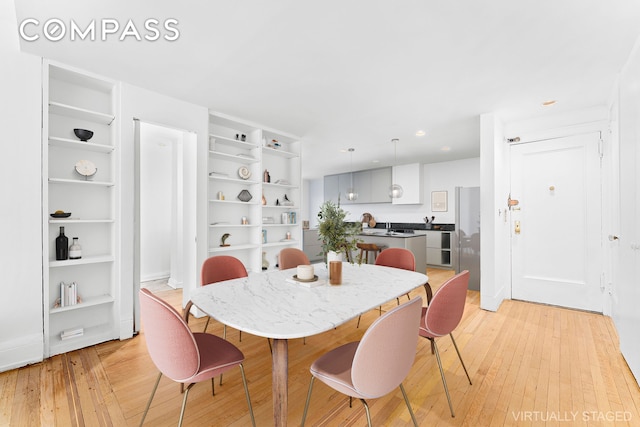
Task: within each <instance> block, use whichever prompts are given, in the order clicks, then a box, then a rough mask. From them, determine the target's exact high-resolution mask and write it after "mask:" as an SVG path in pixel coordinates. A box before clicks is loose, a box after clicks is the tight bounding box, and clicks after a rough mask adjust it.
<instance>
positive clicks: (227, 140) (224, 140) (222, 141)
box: [209, 134, 258, 150]
mask: <svg viewBox="0 0 640 427" xmlns="http://www.w3.org/2000/svg"><path fill="white" fill-rule="evenodd" d="M209 138H215V140H216V141H215V142H216V143H218V144H225V145H231V146H234V147H243V148H245V149H247V150H250V149H252V148H258V145H257V144H254V143H252V142H247V141H239V140H237V139H233V138H227V137H226V136H220V135H214V134H209Z"/></svg>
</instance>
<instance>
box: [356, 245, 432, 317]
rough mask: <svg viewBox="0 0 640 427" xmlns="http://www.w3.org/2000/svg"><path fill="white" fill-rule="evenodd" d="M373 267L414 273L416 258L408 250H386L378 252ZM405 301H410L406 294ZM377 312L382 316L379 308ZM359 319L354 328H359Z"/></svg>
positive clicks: (397, 299)
mask: <svg viewBox="0 0 640 427" xmlns="http://www.w3.org/2000/svg"><path fill="white" fill-rule="evenodd" d="M375 265H381V266H384V267H393V268H401V269H403V270H409V271H416V258H415V256H414V255H413V252H411V251H410V250H409V249H405V248H388V249H385V250H383V251H382V252H380V254H379V255H378V256H377V257H376V261H375ZM425 286H426V285H425ZM427 296H428V295H427ZM407 299H411V297H410V296H409V294H408V293H407ZM396 301H397V302H398V305H400V298H396ZM378 311H379V313H380V315H381V316H382V307H379V308H378ZM361 318H362V316H358V324H357V325H356V328H359V327H360V319H361Z"/></svg>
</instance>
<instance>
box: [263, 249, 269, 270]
mask: <svg viewBox="0 0 640 427" xmlns="http://www.w3.org/2000/svg"><path fill="white" fill-rule="evenodd" d="M262 269H263V270H268V269H269V261H267V253H266V252H262Z"/></svg>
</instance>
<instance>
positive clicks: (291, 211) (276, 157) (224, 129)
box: [207, 113, 302, 271]
mask: <svg viewBox="0 0 640 427" xmlns="http://www.w3.org/2000/svg"><path fill="white" fill-rule="evenodd" d="M209 131H210V135H209V149H210V150H209V167H208V174H209V185H208V190H207V191H208V214H207V215H208V218H207V220H208V230H209V232H208V253H209V255H210V256H212V255H219V254H228V255H232V256H235V257H236V258H238V259H240V260H241V261H242V263H243V264H244V265H245V267H246V268H247V270H250V271H260V270H261V269H262V259H263V252H264V258H265V259H266V260H267V261H268V262H269V267H270V268H275V267H276V264H277V254H278V253H279V252H280V249H282V248H283V247H288V246H292V247H298V248H301V247H302V245H301V242H302V230H301V227H300V222H299V218H298V217H299V209H300V182H301V174H300V143H299V141H298V139H297V138H296V137H294V136H292V135H288V134H285V133H280V132H277V131H273V130H268V129H264V128H261V127H257V126H255V125H253V124H249V123H246V122H244V121H242V120H239V119H231V118H229V117H227V116H222V115H218V114H215V113H211V114H210V116H209ZM227 234H228V235H229V236H228V237H227V238H226V240H225V245H223V243H222V238H223V236H224V235H227Z"/></svg>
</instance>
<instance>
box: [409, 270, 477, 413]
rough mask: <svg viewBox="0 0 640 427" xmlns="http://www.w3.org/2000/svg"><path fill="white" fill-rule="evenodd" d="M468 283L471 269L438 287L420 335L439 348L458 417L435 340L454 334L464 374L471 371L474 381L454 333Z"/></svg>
mask: <svg viewBox="0 0 640 427" xmlns="http://www.w3.org/2000/svg"><path fill="white" fill-rule="evenodd" d="M468 285H469V271H467V270H464V271H462V272H460V273H458V274H456V275H455V276H453V277H452V278H450V279H449V280H447V281H446V282H445V283H444V284H443V285H442V286H440V288H438V290H437V291H436V293H435V294H434V295H433V298H432V300H431V302H430V303H429V305H428V306H427V307H424V308H423V309H422V320H421V321H420V336H421V337H424V338H427V339H429V340H430V341H431V344H432V345H431V349H432V352H433V351H434V350H435V354H436V360H437V362H438V367H439V368H440V376H441V377H442V384H443V385H444V391H445V393H446V394H447V400H448V401H449V409H450V410H451V416H452V417H455V413H454V412H453V405H452V404H451V396H449V388H448V387H447V380H446V379H445V377H444V370H443V369H442V361H441V360H440V353H439V352H438V345H437V344H436V340H435V339H436V338H439V337H442V336H445V335H447V334H448V335H449V336H450V337H451V341H452V342H453V346H454V347H455V349H456V353H458V358H459V359H460V363H462V368H464V373H465V374H467V379H468V380H469V384H471V377H470V376H469V372H467V367H466V366H465V365H464V362H463V361H462V356H461V355H460V350H458V345H457V344H456V340H455V339H453V333H452V331H453V330H454V329H455V328H456V327H458V324H459V323H460V320H461V319H462V314H463V313H464V305H465V301H466V298H467V287H468Z"/></svg>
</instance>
